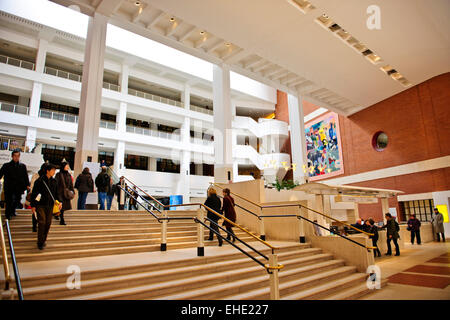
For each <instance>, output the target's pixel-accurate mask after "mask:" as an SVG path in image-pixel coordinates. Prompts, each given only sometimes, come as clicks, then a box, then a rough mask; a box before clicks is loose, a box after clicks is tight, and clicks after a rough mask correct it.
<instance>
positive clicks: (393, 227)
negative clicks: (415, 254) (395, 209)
mask: <svg viewBox="0 0 450 320" xmlns="http://www.w3.org/2000/svg"><path fill="white" fill-rule="evenodd" d="M385 217H386V220H387V222H386V224H385V225H384V226H382V227H381V229H386V241H387V247H388V252H387V253H386V255H387V256H390V255H392V249H391V240H392V241H394V245H395V255H396V256H399V255H400V248H399V246H398V243H397V240H398V238H399V235H398V230H399V228H398V223H397V222H396V221H395V219H394V218H392V215H391V214H390V213H386V214H385Z"/></svg>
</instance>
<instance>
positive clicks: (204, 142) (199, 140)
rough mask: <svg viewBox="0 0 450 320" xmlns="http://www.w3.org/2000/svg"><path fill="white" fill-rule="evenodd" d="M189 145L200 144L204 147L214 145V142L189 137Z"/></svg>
mask: <svg viewBox="0 0 450 320" xmlns="http://www.w3.org/2000/svg"><path fill="white" fill-rule="evenodd" d="M191 143H195V144H202V145H204V146H212V145H214V141H211V140H204V139H196V138H192V137H191Z"/></svg>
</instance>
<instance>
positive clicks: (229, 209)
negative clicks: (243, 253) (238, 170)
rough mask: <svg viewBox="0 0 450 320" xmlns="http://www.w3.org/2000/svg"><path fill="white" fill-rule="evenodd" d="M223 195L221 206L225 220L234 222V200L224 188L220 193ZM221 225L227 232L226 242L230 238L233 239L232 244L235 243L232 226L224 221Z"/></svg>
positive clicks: (228, 190)
mask: <svg viewBox="0 0 450 320" xmlns="http://www.w3.org/2000/svg"><path fill="white" fill-rule="evenodd" d="M222 193H223V204H222V212H223V214H224V215H225V218H227V219H228V220H231V221H233V222H236V211H234V199H233V198H232V197H231V196H230V189H228V188H225V189H223V191H222ZM223 225H224V226H225V228H226V229H227V231H228V232H229V233H228V234H227V240H231V236H232V237H233V242H234V241H236V237H235V235H234V232H233V225H232V224H231V223H229V222H228V221H226V220H225V221H224V222H223Z"/></svg>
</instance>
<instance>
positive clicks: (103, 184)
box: [95, 172, 110, 192]
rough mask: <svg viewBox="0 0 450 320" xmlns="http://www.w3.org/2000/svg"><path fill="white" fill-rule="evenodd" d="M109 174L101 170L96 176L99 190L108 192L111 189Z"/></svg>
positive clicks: (96, 184)
mask: <svg viewBox="0 0 450 320" xmlns="http://www.w3.org/2000/svg"><path fill="white" fill-rule="evenodd" d="M109 179H110V178H109V175H108V174H107V173H106V172H105V173H104V172H100V173H99V174H98V176H97V178H95V186H96V187H97V192H108V189H109V184H110V181H109Z"/></svg>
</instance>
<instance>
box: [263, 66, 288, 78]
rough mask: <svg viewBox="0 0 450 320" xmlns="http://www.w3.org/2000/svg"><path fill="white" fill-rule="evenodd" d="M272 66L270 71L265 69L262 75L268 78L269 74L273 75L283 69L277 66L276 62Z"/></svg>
mask: <svg viewBox="0 0 450 320" xmlns="http://www.w3.org/2000/svg"><path fill="white" fill-rule="evenodd" d="M273 66H274V68H273V69H272V70H271V71H267V72H264V73H263V77H269V78H270V77H271V76H273V75H275V74H277V73H280V72H281V71H283V68H281V67H280V66H278V65H276V64H275V65H273Z"/></svg>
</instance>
